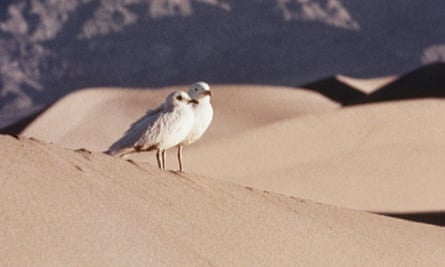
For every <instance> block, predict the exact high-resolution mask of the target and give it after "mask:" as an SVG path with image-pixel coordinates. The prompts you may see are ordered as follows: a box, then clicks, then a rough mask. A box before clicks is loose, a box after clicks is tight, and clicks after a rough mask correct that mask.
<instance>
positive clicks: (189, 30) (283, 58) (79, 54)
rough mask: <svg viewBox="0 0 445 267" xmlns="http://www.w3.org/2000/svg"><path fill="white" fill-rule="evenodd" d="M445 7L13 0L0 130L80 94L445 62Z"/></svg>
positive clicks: (298, 80) (2, 67)
mask: <svg viewBox="0 0 445 267" xmlns="http://www.w3.org/2000/svg"><path fill="white" fill-rule="evenodd" d="M443 10H445V2H442V1H433V0H427V1H414V0H411V1H383V0H377V1H357V0H355V1H352V0H262V1H237V0H182V1H178V0H150V1H149V0H69V1H68V0H66V1H52V0H9V1H2V2H1V3H0V88H1V94H0V128H2V127H4V126H6V125H8V124H10V123H12V122H14V121H15V120H17V119H18V118H20V117H23V116H26V115H27V114H30V113H33V112H35V111H36V110H38V109H40V108H42V107H44V106H46V105H48V104H49V103H51V102H53V101H55V100H57V99H58V98H59V97H61V96H63V95H65V94H66V93H68V92H71V91H73V90H76V89H80V88H84V87H92V86H127V87H156V86H164V85H171V84H187V83H191V82H194V81H197V80H206V81H208V82H209V83H256V84H258V83H264V84H279V85H299V84H302V83H308V82H310V81H313V80H316V79H319V78H323V77H325V76H330V75H334V74H337V73H342V74H347V75H354V76H376V75H386V74H399V73H402V72H406V71H409V70H411V69H413V68H416V67H418V66H419V65H421V64H423V63H431V62H434V61H438V60H439V61H440V60H442V61H443V60H444V58H445V56H444V54H445V49H444V48H443V47H444V45H445V28H444V27H442V25H445V16H443Z"/></svg>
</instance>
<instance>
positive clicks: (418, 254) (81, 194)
mask: <svg viewBox="0 0 445 267" xmlns="http://www.w3.org/2000/svg"><path fill="white" fill-rule="evenodd" d="M286 123H287V121H286ZM203 143H204V141H203ZM190 150H191V149H190ZM212 153H214V152H209V153H208V154H212ZM0 156H1V158H2V160H1V161H0V169H1V172H0V184H1V187H2V190H1V191H0V192H1V193H0V216H1V217H0V225H1V227H0V240H1V244H2V245H1V250H0V263H1V265H2V266H296V265H299V266H440V265H441V264H443V262H445V231H444V230H443V228H440V227H437V226H430V225H425V224H418V223H412V222H407V221H403V220H398V219H392V218H388V217H384V216H379V215H374V214H369V213H366V212H362V211H356V210H350V209H345V208H338V207H334V206H329V205H326V204H320V203H315V202H312V201H308V200H303V199H301V198H294V197H287V196H284V195H280V194H276V193H272V192H266V191H262V190H258V189H255V188H248V187H243V186H240V185H236V184H232V183H228V182H225V181H221V180H215V179H212V178H209V177H203V176H201V175H195V174H192V173H193V172H198V171H200V169H199V168H196V170H194V171H193V172H187V173H186V174H181V175H178V174H175V173H173V172H168V171H160V170H158V169H157V168H156V167H155V166H153V165H152V164H146V163H140V162H137V163H131V162H128V161H125V160H121V159H118V158H114V157H110V156H107V155H104V154H102V153H91V152H89V151H86V150H78V151H73V150H70V149H65V148H61V147H59V146H56V145H50V144H47V143H45V142H42V141H36V140H32V139H28V138H24V137H20V138H19V139H15V138H13V137H10V136H0ZM189 168H190V169H192V167H191V166H190V167H189ZM227 168H229V166H228V167H227ZM234 172H235V171H234ZM268 175H270V178H271V179H273V178H274V174H273V173H269V174H268ZM251 178H252V179H253V178H254V177H253V176H252V177H251ZM334 178H338V177H334ZM419 191H420V190H419Z"/></svg>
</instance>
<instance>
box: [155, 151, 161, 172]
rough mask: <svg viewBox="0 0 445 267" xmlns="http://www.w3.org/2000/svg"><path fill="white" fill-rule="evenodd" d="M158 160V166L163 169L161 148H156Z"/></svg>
mask: <svg viewBox="0 0 445 267" xmlns="http://www.w3.org/2000/svg"><path fill="white" fill-rule="evenodd" d="M156 160H157V162H158V168H159V169H162V158H161V150H160V149H158V150H156Z"/></svg>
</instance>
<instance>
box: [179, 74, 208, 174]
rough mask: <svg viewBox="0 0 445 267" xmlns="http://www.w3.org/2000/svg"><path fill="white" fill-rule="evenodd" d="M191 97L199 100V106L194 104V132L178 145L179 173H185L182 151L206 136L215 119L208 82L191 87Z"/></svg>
mask: <svg viewBox="0 0 445 267" xmlns="http://www.w3.org/2000/svg"><path fill="white" fill-rule="evenodd" d="M188 94H189V96H190V97H191V98H192V99H194V100H197V101H198V102H199V103H198V104H196V103H195V104H193V105H192V106H193V113H194V114H195V123H194V125H193V128H192V130H191V131H190V133H189V134H188V135H187V137H186V138H184V140H182V142H181V143H180V144H179V145H178V162H179V171H180V172H182V171H183V166H182V150H183V148H184V146H186V145H190V144H192V143H194V142H196V141H198V139H199V138H201V136H202V135H203V134H204V132H205V131H206V130H207V128H209V126H210V123H211V122H212V119H213V108H212V104H211V103H210V97H211V96H212V93H211V91H210V86H209V85H208V84H207V83H206V82H197V83H194V84H192V85H190V88H189V91H188Z"/></svg>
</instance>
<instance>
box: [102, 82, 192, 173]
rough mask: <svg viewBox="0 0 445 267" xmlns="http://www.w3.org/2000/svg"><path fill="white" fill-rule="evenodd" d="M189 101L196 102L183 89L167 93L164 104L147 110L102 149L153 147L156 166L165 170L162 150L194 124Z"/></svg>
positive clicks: (113, 152) (121, 153) (114, 152)
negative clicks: (110, 143)
mask: <svg viewBox="0 0 445 267" xmlns="http://www.w3.org/2000/svg"><path fill="white" fill-rule="evenodd" d="M192 103H194V104H198V103H199V102H198V101H197V100H195V99H191V98H190V96H189V95H188V94H187V93H186V92H183V91H175V92H173V93H171V94H169V95H168V96H167V98H166V100H165V102H164V103H163V104H161V105H160V106H159V107H158V108H156V109H154V110H149V111H147V113H146V114H145V115H144V116H143V117H142V118H140V119H139V120H137V121H136V122H134V123H133V124H132V125H131V126H130V128H129V129H128V130H127V131H126V132H125V134H124V136H122V137H121V138H120V139H119V140H118V141H116V142H115V143H114V144H113V145H111V146H110V148H109V149H108V150H107V151H106V152H105V153H107V154H109V155H117V156H119V157H122V156H124V155H127V154H130V153H134V152H142V151H151V150H155V149H156V151H157V152H156V160H157V162H158V167H159V168H160V169H163V170H165V161H166V154H165V151H166V150H167V149H169V148H171V147H174V146H176V145H178V144H179V143H180V142H182V141H183V140H184V139H185V138H186V137H187V136H188V134H189V133H190V131H191V130H192V128H193V126H194V122H195V115H194V113H193V108H192Z"/></svg>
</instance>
